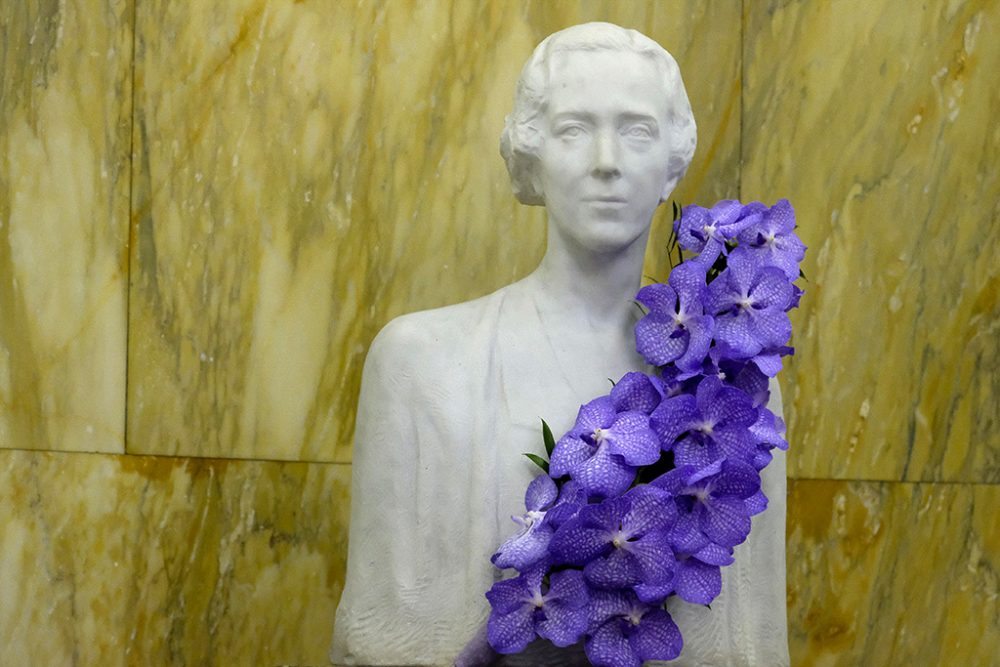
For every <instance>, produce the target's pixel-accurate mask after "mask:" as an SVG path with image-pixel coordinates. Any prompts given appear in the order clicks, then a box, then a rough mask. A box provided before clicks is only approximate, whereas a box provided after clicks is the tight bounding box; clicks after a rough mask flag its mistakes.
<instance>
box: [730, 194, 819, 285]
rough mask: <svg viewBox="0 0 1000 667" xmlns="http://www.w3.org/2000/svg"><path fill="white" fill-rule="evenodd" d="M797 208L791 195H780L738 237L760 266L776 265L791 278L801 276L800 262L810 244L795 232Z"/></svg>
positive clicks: (741, 244)
mask: <svg viewBox="0 0 1000 667" xmlns="http://www.w3.org/2000/svg"><path fill="white" fill-rule="evenodd" d="M794 230H795V211H794V210H792V205H791V204H790V203H789V202H788V200H787V199H780V200H778V203H776V204H775V205H774V206H772V207H771V208H769V209H767V211H766V212H764V215H763V216H761V217H760V219H759V220H757V221H756V222H755V223H754V224H752V225H749V226H747V227H746V228H744V229H743V231H741V232H740V233H739V236H738V237H737V238H738V240H739V243H740V247H741V248H746V249H747V250H748V251H749V255H750V257H751V258H752V260H753V262H754V264H756V265H757V266H775V267H777V268H779V269H781V270H782V271H783V272H784V273H785V276H787V277H788V279H789V280H795V279H797V278H798V277H799V262H801V261H802V258H803V257H805V254H806V246H805V245H804V244H803V243H802V241H801V240H799V237H798V236H796V235H795V231H794Z"/></svg>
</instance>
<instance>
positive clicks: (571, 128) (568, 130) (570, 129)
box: [556, 125, 583, 139]
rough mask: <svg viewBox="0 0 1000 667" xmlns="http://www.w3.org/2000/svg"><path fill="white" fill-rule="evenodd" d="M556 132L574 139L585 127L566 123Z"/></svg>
mask: <svg viewBox="0 0 1000 667" xmlns="http://www.w3.org/2000/svg"><path fill="white" fill-rule="evenodd" d="M556 134H557V135H558V136H560V137H566V138H567V139H572V138H575V137H579V136H581V135H582V134H583V127H582V126H580V125H564V126H563V127H560V128H559V129H558V130H557V131H556Z"/></svg>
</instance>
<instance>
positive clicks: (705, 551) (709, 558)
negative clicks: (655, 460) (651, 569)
mask: <svg viewBox="0 0 1000 667" xmlns="http://www.w3.org/2000/svg"><path fill="white" fill-rule="evenodd" d="M678 471H679V472H680V474H677V472H678ZM691 474H692V469H691V467H690V466H684V467H682V468H675V469H674V470H672V471H671V472H670V473H667V475H664V476H663V477H661V478H660V479H658V480H656V481H654V482H653V484H654V485H664V484H665V485H666V486H670V487H671V488H681V487H682V486H683V482H684V478H685V477H686V476H690V475H691ZM671 476H672V477H673V478H674V480H675V481H674V482H673V483H671V482H666V483H665V482H664V479H666V478H668V477H671ZM682 500H683V499H682ZM687 504H690V503H687ZM700 525H701V522H700V518H699V516H698V514H696V513H694V512H690V511H685V512H682V513H680V514H679V515H678V517H677V522H676V523H675V524H674V527H673V528H672V529H671V531H670V534H669V539H670V544H671V547H672V548H673V550H674V553H675V554H676V558H677V565H676V569H675V572H674V579H673V581H672V582H670V584H669V585H666V586H651V585H645V584H642V585H639V586H636V587H635V588H634V590H635V593H636V595H637V596H638V597H639V599H640V600H642V601H643V602H646V603H649V604H660V603H662V602H663V601H664V600H665V599H666V598H667V597H668V596H669V595H671V594H673V593H676V594H677V595H678V596H680V598H681V599H683V600H685V601H687V602H691V603H693V604H705V605H707V604H710V603H711V602H712V600H714V599H715V598H716V597H717V596H718V595H719V593H720V592H721V591H722V572H721V570H720V568H721V567H722V566H725V565H730V564H732V563H733V549H732V547H721V546H719V545H717V544H715V543H713V542H712V541H711V540H710V539H709V538H708V537H707V536H706V535H705V533H704V531H702V529H701V527H700Z"/></svg>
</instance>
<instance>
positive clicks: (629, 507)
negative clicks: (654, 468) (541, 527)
mask: <svg viewBox="0 0 1000 667" xmlns="http://www.w3.org/2000/svg"><path fill="white" fill-rule="evenodd" d="M676 518H677V507H676V504H675V503H674V500H673V496H671V495H670V494H669V493H667V492H666V491H664V490H662V489H659V488H655V487H651V486H649V485H642V486H639V487H636V488H635V489H633V490H631V491H629V492H628V493H627V494H625V495H624V496H621V497H619V498H612V499H610V500H605V501H604V502H602V503H600V504H597V505H588V506H586V507H584V508H583V509H581V510H580V512H579V514H577V516H576V517H575V518H574V519H572V520H571V521H567V522H566V523H565V524H564V525H563V526H562V527H560V528H559V530H557V531H556V534H555V535H554V536H553V538H552V543H551V553H552V556H553V557H554V558H555V560H556V562H557V563H563V564H568V565H574V566H584V570H583V573H584V575H585V576H586V578H587V581H588V583H590V584H591V585H593V586H597V587H599V588H623V587H628V586H635V585H637V584H651V585H663V584H666V583H669V582H670V580H671V579H672V578H673V562H674V559H673V551H671V549H670V545H669V542H668V540H667V532H668V531H669V529H670V528H671V527H672V525H673V522H674V521H675V520H676Z"/></svg>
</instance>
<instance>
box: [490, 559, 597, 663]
mask: <svg viewBox="0 0 1000 667" xmlns="http://www.w3.org/2000/svg"><path fill="white" fill-rule="evenodd" d="M547 569H548V564H547V563H542V564H540V565H537V566H535V567H532V568H531V569H529V570H528V571H527V572H525V573H524V574H522V575H520V576H518V577H514V578H513V579H504V580H502V581H498V582H496V583H495V584H493V588H491V589H490V590H489V592H487V593H486V598H487V599H488V600H489V601H490V605H491V606H492V608H493V611H492V612H491V613H490V618H489V621H488V622H487V624H486V633H487V638H488V639H489V642H490V645H491V646H492V647H493V648H494V649H495V650H496V651H497V652H498V653H519V652H521V651H523V650H524V649H525V648H527V646H528V644H530V643H531V642H532V641H534V639H535V636H536V635H537V636H539V637H542V638H544V639H548V640H549V641H550V642H552V643H553V644H555V645H556V646H563V647H565V646H572V645H573V644H575V643H576V642H578V641H579V640H580V637H581V635H583V633H584V632H586V630H587V627H588V624H589V612H588V602H589V600H590V593H589V591H588V590H587V586H586V584H585V583H584V581H583V573H582V572H580V571H579V570H564V571H561V572H553V573H552V574H551V575H549V581H550V582H551V583H550V584H549V586H547V587H546V586H545V575H546V570H547Z"/></svg>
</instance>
